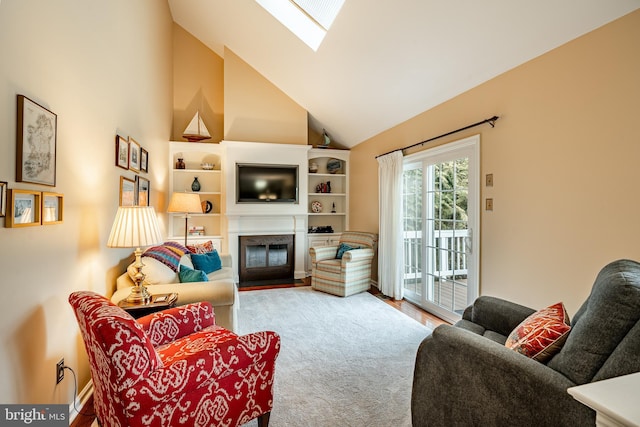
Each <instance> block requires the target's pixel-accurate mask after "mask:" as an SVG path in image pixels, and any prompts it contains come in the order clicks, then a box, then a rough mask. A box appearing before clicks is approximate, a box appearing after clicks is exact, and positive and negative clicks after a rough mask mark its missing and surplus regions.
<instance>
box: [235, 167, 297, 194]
mask: <svg viewBox="0 0 640 427" xmlns="http://www.w3.org/2000/svg"><path fill="white" fill-rule="evenodd" d="M236 178H237V186H236V195H237V202H238V203H263V202H276V203H277V202H280V203H297V202H298V166H297V165H268V164H253V163H252V164H249V163H238V164H236Z"/></svg>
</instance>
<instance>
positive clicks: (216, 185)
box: [168, 141, 226, 251]
mask: <svg viewBox="0 0 640 427" xmlns="http://www.w3.org/2000/svg"><path fill="white" fill-rule="evenodd" d="M178 159H182V160H183V161H184V163H185V168H184V169H178V168H177V167H176V164H177V162H178ZM169 161H170V162H171V164H170V168H171V173H170V175H169V189H170V192H171V193H174V192H178V191H180V192H190V193H197V194H198V195H199V196H200V201H201V202H202V204H203V213H198V214H190V218H189V228H191V227H202V229H203V234H202V235H189V236H188V241H189V242H192V243H199V242H204V241H208V240H211V241H212V242H213V244H214V247H216V248H217V249H218V251H222V250H223V249H224V247H223V246H224V245H223V240H224V237H223V236H224V235H225V234H226V231H225V230H224V222H223V220H222V214H223V212H224V206H223V203H224V202H223V201H224V183H223V182H222V181H223V173H222V169H221V168H222V147H221V146H220V145H219V144H212V143H199V142H174V141H172V142H170V155H169ZM205 163H209V164H213V169H211V170H205V169H203V166H202V165H203V164H205ZM196 177H197V178H198V181H199V182H200V191H192V189H191V184H192V183H193V181H194V179H195V178H196ZM207 202H209V203H210V204H211V210H210V211H209V212H208V213H207V212H205V210H206V205H207ZM168 225H169V227H168V228H169V239H171V240H177V241H182V242H184V215H183V214H180V213H170V214H169V224H168Z"/></svg>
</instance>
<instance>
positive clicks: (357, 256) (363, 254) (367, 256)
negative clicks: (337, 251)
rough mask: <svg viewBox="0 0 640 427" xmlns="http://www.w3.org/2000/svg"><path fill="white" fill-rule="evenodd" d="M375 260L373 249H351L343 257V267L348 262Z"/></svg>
mask: <svg viewBox="0 0 640 427" xmlns="http://www.w3.org/2000/svg"><path fill="white" fill-rule="evenodd" d="M372 259H373V249H371V248H362V249H351V250H350V251H347V252H345V253H344V255H342V265H343V266H344V265H345V264H346V263H348V262H360V261H369V260H372Z"/></svg>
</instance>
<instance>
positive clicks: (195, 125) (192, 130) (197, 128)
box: [182, 111, 211, 142]
mask: <svg viewBox="0 0 640 427" xmlns="http://www.w3.org/2000/svg"><path fill="white" fill-rule="evenodd" d="M182 137H183V138H185V139H186V140H187V141H189V142H198V141H202V140H203V139H207V138H211V135H210V134H209V130H208V129H207V127H206V126H205V125H204V122H203V121H202V117H200V111H196V114H195V116H193V119H191V121H190V122H189V126H187V128H186V129H185V130H184V133H183V134H182Z"/></svg>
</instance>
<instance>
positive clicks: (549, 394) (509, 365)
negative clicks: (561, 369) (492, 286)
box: [411, 325, 595, 427]
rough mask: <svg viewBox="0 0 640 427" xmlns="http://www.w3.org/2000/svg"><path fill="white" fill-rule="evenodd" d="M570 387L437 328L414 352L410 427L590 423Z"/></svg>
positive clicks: (538, 366)
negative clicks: (572, 395) (570, 391)
mask: <svg viewBox="0 0 640 427" xmlns="http://www.w3.org/2000/svg"><path fill="white" fill-rule="evenodd" d="M573 385H574V384H573V382H571V381H570V380H569V379H568V378H566V377H565V376H563V375H562V374H560V373H558V372H556V371H554V370H553V369H551V368H549V367H547V366H546V365H544V364H542V363H540V362H537V361H535V360H533V359H530V358H528V357H526V356H524V355H522V354H519V353H517V352H515V351H513V350H511V349H508V348H506V347H504V346H503V345H500V344H498V343H496V342H494V341H492V340H489V339H486V338H484V337H482V336H479V335H477V334H474V333H472V332H469V331H466V330H464V329H461V328H457V327H455V326H449V325H442V326H439V327H437V328H436V329H435V330H434V331H433V334H432V335H431V336H429V337H427V338H426V339H425V340H424V341H423V342H422V343H421V344H420V347H419V349H418V353H417V356H416V364H415V370H414V378H413V389H412V394H411V411H412V419H413V426H415V427H417V426H425V425H446V426H468V425H517V426H554V427H556V426H575V425H594V423H595V413H594V412H593V411H591V410H590V409H589V408H587V407H586V406H584V405H582V404H580V403H579V402H577V401H576V400H574V399H573V398H572V397H571V396H570V395H569V394H568V393H567V391H566V390H567V388H569V387H572V386H573Z"/></svg>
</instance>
